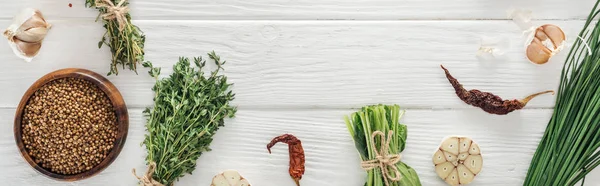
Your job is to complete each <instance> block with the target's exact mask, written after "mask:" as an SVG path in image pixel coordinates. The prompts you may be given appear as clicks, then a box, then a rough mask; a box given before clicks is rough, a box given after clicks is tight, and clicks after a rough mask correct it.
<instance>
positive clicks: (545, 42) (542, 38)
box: [527, 24, 566, 64]
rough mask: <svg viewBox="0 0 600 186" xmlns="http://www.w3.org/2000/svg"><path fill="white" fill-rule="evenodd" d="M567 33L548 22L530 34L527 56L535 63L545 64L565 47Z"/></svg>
mask: <svg viewBox="0 0 600 186" xmlns="http://www.w3.org/2000/svg"><path fill="white" fill-rule="evenodd" d="M565 39H566V37H565V33H564V32H563V31H562V29H560V27H558V26H556V25H551V24H546V25H542V26H540V27H538V28H536V29H535V31H534V32H532V34H531V35H530V36H529V40H528V42H529V45H528V46H527V58H528V59H529V61H531V62H533V63H535V64H544V63H546V62H548V60H550V57H552V56H553V55H554V54H556V53H558V52H560V51H561V50H562V49H563V48H564V42H565Z"/></svg>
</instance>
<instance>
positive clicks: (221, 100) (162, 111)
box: [143, 52, 236, 185]
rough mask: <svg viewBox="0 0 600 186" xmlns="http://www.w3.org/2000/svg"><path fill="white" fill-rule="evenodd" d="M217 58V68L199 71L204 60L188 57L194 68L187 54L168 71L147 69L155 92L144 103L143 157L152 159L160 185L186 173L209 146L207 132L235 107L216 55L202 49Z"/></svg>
mask: <svg viewBox="0 0 600 186" xmlns="http://www.w3.org/2000/svg"><path fill="white" fill-rule="evenodd" d="M208 55H209V56H210V58H211V59H212V60H214V61H215V63H216V64H217V67H218V68H217V70H215V71H213V72H211V73H210V74H209V75H207V76H205V74H204V72H203V70H204V67H205V65H206V61H205V60H203V59H202V58H201V57H200V58H194V64H195V65H196V67H197V69H196V68H193V67H190V61H189V59H188V58H179V62H178V63H177V64H175V65H174V66H173V74H171V76H169V77H168V78H164V79H161V80H158V76H159V75H160V69H159V68H154V67H153V66H152V64H151V63H144V66H145V67H150V68H151V70H150V72H149V73H150V75H151V76H152V77H155V78H157V81H156V84H155V85H154V87H153V88H152V90H153V91H154V92H155V93H156V95H155V97H154V107H152V108H151V109H150V108H147V109H146V110H145V111H144V113H145V114H146V115H147V116H148V121H147V124H146V130H147V131H148V134H146V136H145V137H146V138H145V139H144V142H143V144H144V145H145V146H146V149H147V150H148V156H147V157H146V161H147V163H148V164H152V163H156V170H155V171H154V174H153V176H152V178H153V179H154V180H155V181H158V182H160V183H162V184H164V185H172V184H173V182H175V181H176V180H177V179H178V178H180V177H183V176H184V174H187V173H191V172H192V171H193V170H194V169H195V167H196V160H197V159H198V158H199V157H200V155H202V152H206V151H210V148H209V145H210V143H211V142H212V137H213V135H214V134H215V132H216V131H217V130H218V129H219V127H221V126H223V125H224V122H223V119H225V118H226V117H233V116H234V114H235V112H236V108H235V107H232V106H230V105H229V102H230V101H232V100H233V99H234V96H235V95H234V94H233V93H232V91H231V90H229V88H230V86H231V85H232V84H229V83H227V77H225V76H224V75H220V74H219V72H220V71H221V70H223V68H222V65H223V64H225V61H223V62H221V60H220V58H219V56H217V55H216V54H215V53H214V52H212V53H209V54H208Z"/></svg>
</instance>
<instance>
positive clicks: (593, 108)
mask: <svg viewBox="0 0 600 186" xmlns="http://www.w3.org/2000/svg"><path fill="white" fill-rule="evenodd" d="M599 2H600V1H597V2H596V4H595V5H594V7H593V9H592V12H591V13H590V15H589V17H588V18H587V21H586V23H585V25H584V27H583V30H582V31H581V32H580V33H579V37H580V38H582V39H578V40H576V41H575V43H574V44H573V46H572V48H571V51H570V52H569V55H568V57H567V60H566V62H565V64H564V65H563V70H562V73H561V78H560V85H559V88H558V94H557V96H556V105H555V107H554V112H553V114H552V118H551V119H550V122H549V123H548V126H547V127H546V131H545V133H544V136H543V138H542V140H541V141H540V144H539V146H538V148H537V150H536V152H535V154H534V156H533V159H532V160H531V164H530V166H529V170H528V172H527V177H526V179H525V182H524V183H523V185H526V186H539V185H561V186H563V185H564V186H568V185H575V184H576V183H577V182H579V181H582V180H583V181H582V182H585V179H584V177H585V176H586V175H587V174H588V173H589V172H590V171H592V170H593V169H594V168H596V167H597V166H598V165H600V151H598V147H600V114H598V113H600V78H598V77H600V24H599V22H598V21H597V19H598V16H599V14H600V10H599V9H598V3H599ZM594 22H595V23H594ZM583 41H585V42H583ZM586 45H588V46H586ZM588 47H589V48H588Z"/></svg>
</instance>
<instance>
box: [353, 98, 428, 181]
mask: <svg viewBox="0 0 600 186" xmlns="http://www.w3.org/2000/svg"><path fill="white" fill-rule="evenodd" d="M403 113H404V112H402V113H400V106H398V105H372V106H365V107H363V108H362V109H361V110H360V111H358V112H355V113H352V114H351V115H350V116H346V117H345V118H344V119H345V121H346V125H347V127H348V131H349V132H350V136H352V138H353V139H354V143H355V146H356V149H357V150H358V153H359V154H360V157H361V159H362V160H363V161H369V160H373V159H375V158H376V152H375V151H376V150H378V149H372V147H371V145H370V144H371V143H373V142H372V138H371V136H372V134H373V132H375V131H381V132H383V133H385V134H387V133H388V131H390V130H391V131H393V136H387V138H391V142H390V145H389V148H388V151H389V152H387V153H388V154H399V153H401V152H402V151H403V150H404V147H405V146H406V136H407V129H406V125H403V124H400V123H399V120H400V118H401V117H402V114H403ZM375 143H376V145H375V146H376V147H381V145H385V142H382V141H380V140H377V139H375ZM395 166H396V168H397V169H398V171H399V172H400V174H401V175H402V176H401V179H400V181H396V182H391V183H390V185H391V186H400V185H402V186H420V185H421V181H420V180H419V176H418V175H417V172H416V171H415V170H414V169H413V168H411V167H410V166H408V165H406V164H405V163H403V162H398V163H397V164H396V165H395ZM386 168H387V169H388V171H390V172H392V169H390V168H389V167H386ZM367 174H368V177H367V182H366V183H365V186H383V185H384V178H383V176H384V175H382V171H381V169H379V168H376V169H371V170H368V171H367Z"/></svg>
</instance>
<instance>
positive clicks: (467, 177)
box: [456, 164, 475, 184]
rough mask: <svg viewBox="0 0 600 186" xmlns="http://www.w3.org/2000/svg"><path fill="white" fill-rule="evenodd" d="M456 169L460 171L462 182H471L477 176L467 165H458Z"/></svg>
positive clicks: (459, 177)
mask: <svg viewBox="0 0 600 186" xmlns="http://www.w3.org/2000/svg"><path fill="white" fill-rule="evenodd" d="M456 170H457V172H458V181H459V182H460V184H469V183H471V182H472V181H473V179H474V178H475V174H473V173H472V172H471V171H469V169H467V167H465V166H464V165H462V164H461V165H458V166H457V167H456Z"/></svg>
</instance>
